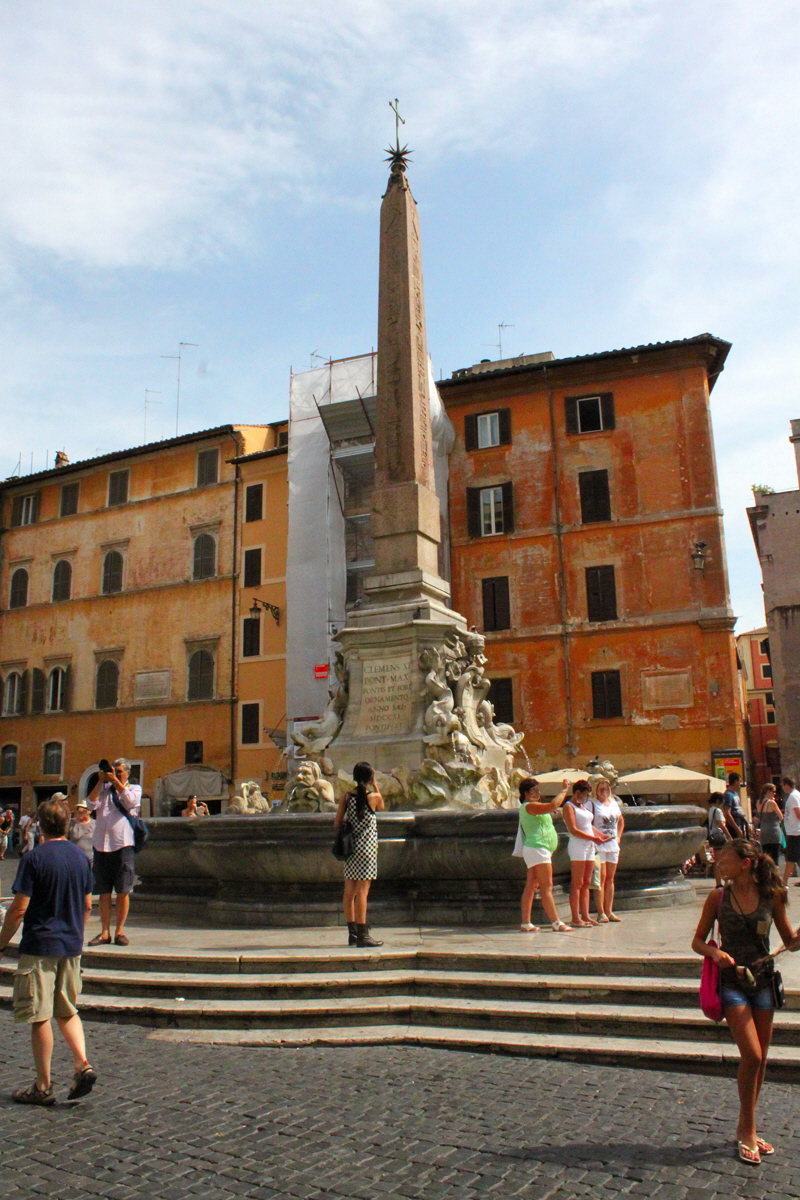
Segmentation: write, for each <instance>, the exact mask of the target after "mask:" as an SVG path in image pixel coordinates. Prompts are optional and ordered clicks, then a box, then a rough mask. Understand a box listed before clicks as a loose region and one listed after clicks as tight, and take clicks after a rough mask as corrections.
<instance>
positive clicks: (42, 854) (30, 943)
mask: <svg viewBox="0 0 800 1200" xmlns="http://www.w3.org/2000/svg"><path fill="white" fill-rule="evenodd" d="M39 822H40V828H41V832H42V841H41V842H40V843H39V845H38V846H37V847H36V849H35V850H31V851H30V853H28V854H26V855H25V857H24V858H23V859H22V861H21V862H20V864H19V867H18V869H17V877H16V879H15V880H14V884H13V892H14V899H13V901H12V903H11V906H10V908H9V910H8V912H7V914H6V919H5V921H4V922H3V928H2V929H1V930H0V954H2V953H3V951H4V950H5V949H6V947H7V946H8V943H9V942H10V941H11V939H12V937H13V936H14V934H15V933H16V932H17V929H18V928H19V925H20V922H22V940H21V941H20V945H19V960H18V962H17V969H16V972H15V973H14V1000H13V1004H14V1020H15V1021H18V1022H21V1023H24V1024H26V1025H30V1027H31V1044H32V1047H33V1060H34V1063H35V1064H36V1078H35V1079H34V1081H33V1083H32V1084H31V1086H30V1087H28V1088H17V1090H16V1091H15V1092H12V1099H13V1100H16V1101H17V1103H18V1104H41V1105H45V1106H47V1107H49V1106H50V1105H52V1104H55V1096H54V1095H53V1085H52V1082H51V1080H50V1060H51V1058H52V1055H53V1029H52V1026H51V1024H50V1022H51V1020H52V1018H53V1017H55V1019H56V1021H57V1022H58V1026H59V1029H60V1030H61V1033H62V1035H63V1037H64V1041H65V1042H66V1043H67V1045H68V1046H69V1048H70V1050H71V1051H72V1058H73V1062H74V1065H75V1077H74V1079H73V1083H72V1087H71V1089H70V1091H69V1096H68V1098H69V1099H70V1100H77V1099H79V1098H80V1097H81V1096H86V1095H88V1094H89V1092H90V1091H91V1090H92V1088H93V1087H94V1084H95V1080H96V1079H97V1076H96V1075H95V1073H94V1071H93V1070H92V1068H91V1067H90V1065H89V1063H88V1061H87V1059H86V1043H85V1041H84V1036H83V1026H82V1024H81V1019H80V1017H79V1016H78V1009H77V1007H76V1000H77V998H78V996H79V995H80V991H81V951H82V950H83V927H84V924H85V921H86V918H87V917H88V915H89V913H90V912H91V910H92V873H91V871H90V869H89V864H88V862H87V861H86V858H85V857H84V855H83V854H81V852H80V850H78V848H77V847H76V846H73V845H72V844H71V843H70V842H68V841H67V836H66V834H67V826H68V824H69V810H68V809H67V807H66V805H64V804H62V803H60V802H59V801H58V800H52V799H51V800H45V801H43V802H42V803H41V804H40V805H39Z"/></svg>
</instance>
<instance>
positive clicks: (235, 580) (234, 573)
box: [230, 438, 242, 795]
mask: <svg viewBox="0 0 800 1200" xmlns="http://www.w3.org/2000/svg"><path fill="white" fill-rule="evenodd" d="M233 444H234V450H233V457H234V458H238V457H239V455H240V454H241V452H242V447H241V446H239V444H238V441H237V439H236V438H234V439H233ZM235 466H236V475H235V477H234V483H233V560H232V562H231V708H230V761H231V786H232V788H233V794H234V795H235V792H236V732H237V730H236V618H237V603H236V601H237V594H236V593H237V589H238V586H239V572H238V570H237V566H238V555H239V482H240V479H241V473H240V470H239V464H238V463H236V464H235Z"/></svg>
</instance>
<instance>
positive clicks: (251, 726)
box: [242, 704, 261, 746]
mask: <svg viewBox="0 0 800 1200" xmlns="http://www.w3.org/2000/svg"><path fill="white" fill-rule="evenodd" d="M260 726H261V720H260V718H259V715H258V704H243V705H242V745H243V746H252V745H254V744H257V743H258V742H259V741H260V736H259V735H260V732H261V730H260Z"/></svg>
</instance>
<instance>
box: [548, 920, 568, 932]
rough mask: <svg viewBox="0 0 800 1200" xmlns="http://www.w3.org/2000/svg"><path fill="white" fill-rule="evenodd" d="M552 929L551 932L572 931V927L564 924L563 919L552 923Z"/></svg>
mask: <svg viewBox="0 0 800 1200" xmlns="http://www.w3.org/2000/svg"><path fill="white" fill-rule="evenodd" d="M552 929H553V933H572V927H571V926H569V925H565V924H564V922H563V921H559V922H558V923H557V924H556V925H553V926H552Z"/></svg>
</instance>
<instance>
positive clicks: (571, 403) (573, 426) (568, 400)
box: [564, 396, 578, 433]
mask: <svg viewBox="0 0 800 1200" xmlns="http://www.w3.org/2000/svg"><path fill="white" fill-rule="evenodd" d="M564 418H565V420H566V425H567V433H578V398H577V396H565V397H564Z"/></svg>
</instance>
